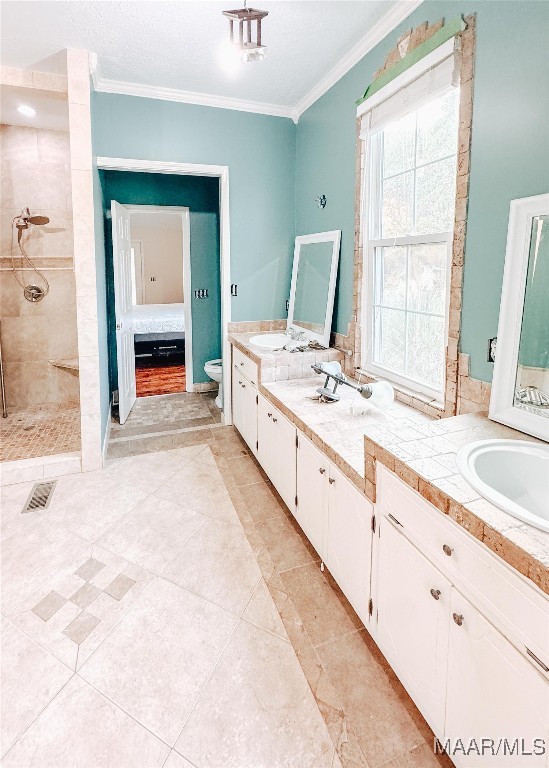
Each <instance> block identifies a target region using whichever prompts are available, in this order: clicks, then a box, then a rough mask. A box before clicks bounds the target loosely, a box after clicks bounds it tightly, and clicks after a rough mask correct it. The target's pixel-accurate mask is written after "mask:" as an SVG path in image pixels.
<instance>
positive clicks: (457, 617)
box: [452, 613, 463, 627]
mask: <svg viewBox="0 0 549 768" xmlns="http://www.w3.org/2000/svg"><path fill="white" fill-rule="evenodd" d="M452 618H453V620H454V622H455V623H456V624H457V625H458V627H461V625H462V624H463V616H462V615H461V613H453V614H452Z"/></svg>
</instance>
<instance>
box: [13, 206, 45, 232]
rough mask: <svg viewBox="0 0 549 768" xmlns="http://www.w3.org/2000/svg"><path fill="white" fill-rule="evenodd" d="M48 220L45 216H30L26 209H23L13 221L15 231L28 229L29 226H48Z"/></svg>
mask: <svg viewBox="0 0 549 768" xmlns="http://www.w3.org/2000/svg"><path fill="white" fill-rule="evenodd" d="M49 221H50V220H49V218H48V217H47V216H32V215H31V212H30V211H29V209H28V208H23V210H22V211H21V213H20V214H19V216H16V217H15V219H14V222H15V226H16V227H17V229H19V230H21V229H28V227H29V224H34V225H35V226H42V225H43V224H49Z"/></svg>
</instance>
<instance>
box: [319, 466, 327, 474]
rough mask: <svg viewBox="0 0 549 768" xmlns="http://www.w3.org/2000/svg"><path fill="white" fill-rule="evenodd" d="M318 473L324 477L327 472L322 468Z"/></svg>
mask: <svg viewBox="0 0 549 768" xmlns="http://www.w3.org/2000/svg"><path fill="white" fill-rule="evenodd" d="M318 471H319V472H320V474H321V475H323V474H324V473H325V472H326V470H325V469H324V467H320V469H319V470H318Z"/></svg>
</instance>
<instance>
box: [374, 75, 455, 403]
mask: <svg viewBox="0 0 549 768" xmlns="http://www.w3.org/2000/svg"><path fill="white" fill-rule="evenodd" d="M437 70H438V72H437V75H438V79H437V76H436V75H435V76H433V73H432V71H431V72H429V73H428V75H429V77H427V76H424V77H423V78H420V79H419V81H416V82H415V83H412V84H411V86H409V88H407V89H404V91H407V93H405V94H404V95H403V93H402V92H399V93H397V94H395V95H394V96H392V97H391V98H390V99H388V101H387V102H382V103H381V104H379V106H378V107H377V108H375V109H374V110H373V111H372V112H371V113H369V114H368V115H367V124H366V128H365V130H363V133H362V138H365V139H366V140H367V149H366V167H367V169H368V173H367V176H366V179H365V184H366V190H365V197H364V199H365V205H366V207H365V211H364V218H363V221H364V223H365V231H364V258H365V270H364V273H365V287H364V290H365V295H364V301H363V307H364V310H363V311H364V313H365V317H364V318H363V320H364V327H365V328H366V333H365V334H363V338H364V348H363V358H362V359H363V360H364V361H365V367H366V369H367V370H368V371H369V372H371V373H373V374H375V375H376V376H379V377H382V378H388V379H390V380H392V381H394V382H395V383H397V384H399V383H400V384H402V385H405V386H407V387H409V388H410V389H413V390H416V391H420V392H422V393H424V394H427V395H429V396H432V397H433V398H442V393H443V391H444V386H445V359H446V354H445V353H446V343H447V316H448V294H449V282H450V280H449V277H450V265H451V248H452V234H453V223H454V214H455V190H456V163H457V143H458V142H457V137H458V127H459V116H458V115H459V89H458V88H456V87H453V86H452V82H451V81H452V74H451V73H452V70H451V69H450V66H449V65H448V64H446V63H444V64H443V65H439V67H437ZM435 86H436V87H435ZM363 120H364V119H363Z"/></svg>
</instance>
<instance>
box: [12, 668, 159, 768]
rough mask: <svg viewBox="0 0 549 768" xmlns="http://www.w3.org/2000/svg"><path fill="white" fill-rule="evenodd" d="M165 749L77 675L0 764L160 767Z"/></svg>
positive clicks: (15, 766)
mask: <svg viewBox="0 0 549 768" xmlns="http://www.w3.org/2000/svg"><path fill="white" fill-rule="evenodd" d="M169 751H170V750H169V747H167V746H166V745H165V744H162V742H161V741H159V740H158V739H157V738H156V737H155V736H153V734H152V733H150V732H149V731H147V730H146V729H145V728H143V727H142V726H141V725H139V723H136V722H135V720H133V719H132V718H131V717H129V716H128V715H127V714H126V713H125V712H123V711H122V710H121V709H119V708H118V707H116V706H115V705H114V704H112V702H110V701H108V700H107V699H106V698H105V697H104V696H102V695H101V694H100V693H98V691H96V690H94V689H93V688H92V687H91V686H90V685H88V684H87V683H86V682H85V681H84V680H81V679H80V678H78V677H77V676H74V677H73V679H72V680H71V681H70V682H69V683H68V684H67V685H66V686H65V687H64V688H63V690H62V691H61V693H60V694H59V695H58V696H56V698H55V699H54V700H53V701H52V702H51V704H50V705H49V706H48V707H47V708H46V709H45V711H44V712H43V713H42V715H41V716H40V717H39V718H38V719H37V720H36V721H35V722H34V723H33V724H32V726H31V727H30V728H29V729H28V731H26V733H25V734H24V736H23V737H22V738H21V739H20V741H18V742H17V743H16V744H15V745H14V747H13V748H12V749H11V750H10V751H9V752H8V754H7V755H6V756H5V758H4V760H3V766H5V768H23V767H24V768H45V766H47V768H99V766H101V768H103V766H116V767H117V768H137V766H143V767H144V766H146V767H147V768H161V766H163V764H164V762H165V760H166V758H167V756H168V754H169Z"/></svg>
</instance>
